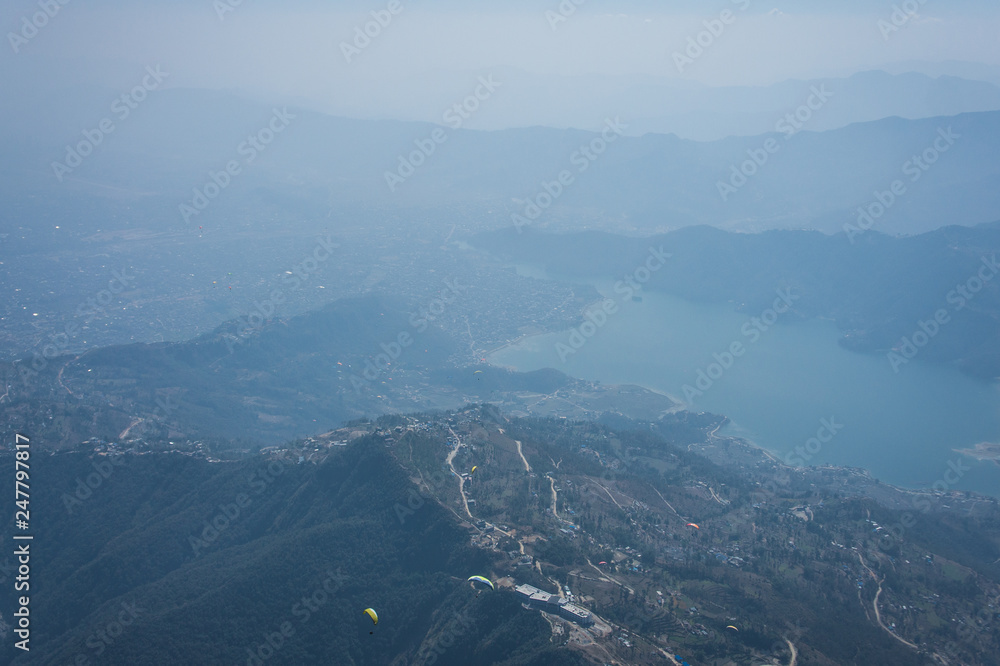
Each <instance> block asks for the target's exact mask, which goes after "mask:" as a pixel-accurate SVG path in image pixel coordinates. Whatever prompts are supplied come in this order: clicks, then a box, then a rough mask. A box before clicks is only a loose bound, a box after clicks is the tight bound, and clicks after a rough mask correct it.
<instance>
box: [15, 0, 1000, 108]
mask: <svg viewBox="0 0 1000 666" xmlns="http://www.w3.org/2000/svg"><path fill="white" fill-rule="evenodd" d="M578 1H581V4H580V5H579V6H576V5H575V3H574V2H573V0H564V2H563V6H567V7H575V12H574V13H573V14H572V15H570V16H568V17H566V18H567V20H565V21H560V22H558V23H555V24H554V23H553V19H552V17H553V16H554V15H556V14H558V12H559V7H560V2H559V0H542V1H539V2H524V1H516V0H515V1H507V2H502V3H497V2H489V3H487V2H483V1H475V0H462V1H461V2H458V1H455V2H448V1H438V2H435V1H434V0H412V1H408V0H399V4H400V6H401V7H402V11H400V12H399V13H398V14H396V15H394V16H392V20H391V22H390V23H389V24H388V25H387V26H385V27H384V28H381V29H380V34H379V35H378V36H376V37H374V38H373V39H372V40H371V43H370V44H369V45H368V46H367V47H366V48H364V49H363V50H361V52H360V53H356V54H354V55H353V56H352V62H350V63H348V62H347V59H346V58H345V56H344V54H343V53H342V48H341V46H340V45H341V44H342V43H351V42H353V41H354V38H355V28H356V27H359V26H363V25H364V24H365V23H366V22H367V21H371V20H372V17H371V15H370V12H372V11H380V10H383V11H384V10H385V9H386V7H387V6H388V5H389V0H378V1H373V2H305V1H285V2H280V3H279V2H273V1H272V2H265V1H264V0H242V1H240V0H186V1H181V0H172V1H170V2H161V3H156V4H153V3H148V2H144V3H135V2H124V1H110V0H106V1H103V2H102V1H100V0H97V1H96V2H84V0H74V1H71V2H69V3H68V4H67V5H65V6H62V7H61V8H60V10H59V12H58V14H57V15H56V16H54V17H52V18H51V19H50V20H49V21H48V25H46V26H44V27H43V28H41V29H40V30H39V31H38V34H37V35H35V36H33V37H32V38H31V39H30V40H29V41H28V42H27V43H22V44H20V45H19V51H20V52H19V53H17V54H15V53H14V52H13V48H12V47H11V44H10V35H9V33H10V32H14V33H17V32H18V31H20V29H21V25H22V17H25V16H31V15H32V14H33V13H35V12H37V11H39V10H38V5H37V4H36V2H31V1H28V0H14V1H9V2H6V3H4V7H3V9H2V10H0V25H2V26H3V28H4V32H5V34H6V35H7V39H6V40H5V41H7V42H8V44H7V45H6V46H5V47H3V51H2V52H3V55H2V56H0V57H2V58H3V60H4V65H3V67H4V68H5V69H6V68H8V67H10V68H14V69H17V68H22V69H23V70H24V71H30V72H31V73H32V76H34V77H36V80H37V79H39V78H45V77H51V78H60V79H61V78H63V77H67V76H68V77H74V76H76V77H82V76H88V77H91V76H92V77H94V78H97V79H103V81H102V83H105V84H106V85H111V86H120V85H125V84H127V83H128V81H129V80H130V79H129V77H134V76H135V72H136V71H141V69H142V67H144V66H145V65H149V64H161V65H162V66H163V68H164V69H165V70H167V71H169V72H170V81H169V85H171V86H193V87H211V88H226V89H239V90H244V91H249V92H255V93H266V94H268V95H272V94H273V95H280V96H283V97H285V98H288V99H297V100H301V101H306V100H308V101H311V102H315V103H316V105H317V106H321V107H323V106H325V107H326V108H331V109H343V108H347V107H351V108H355V107H356V108H357V109H359V110H364V109H371V108H377V107H378V104H379V100H380V99H383V98H387V97H392V96H393V95H398V94H400V91H402V92H404V93H405V94H408V95H416V96H419V95H420V91H421V85H425V86H426V88H427V89H428V90H434V89H435V86H437V85H438V84H437V83H436V82H438V81H440V80H444V79H446V78H447V77H448V76H449V75H450V74H449V73H454V72H456V71H463V72H467V71H485V70H491V69H497V68H507V69H516V70H523V71H524V72H527V73H530V74H535V75H574V76H576V75H579V76H585V75H594V74H600V75H611V76H615V77H620V76H629V77H640V76H647V77H666V78H671V79H678V78H680V79H684V80H687V81H693V82H698V83H704V84H708V85H761V84H769V83H774V82H778V81H781V80H784V79H787V78H790V77H795V78H810V77H813V76H825V75H849V74H851V73H853V72H856V71H861V70H866V69H873V68H878V67H880V66H882V65H885V64H888V63H893V62H900V61H911V60H919V61H946V60H958V61H969V62H977V63H985V64H989V65H992V66H1000V49H998V48H997V44H998V43H1000V39H998V37H1000V3H998V2H996V0H964V1H963V0H924V2H923V4H920V2H919V1H918V0H908V1H909V2H910V3H912V4H913V6H919V7H920V9H919V12H918V13H917V14H916V15H914V16H910V17H907V18H906V21H905V23H902V24H901V27H900V29H899V30H898V31H893V32H891V33H885V32H884V30H881V29H880V26H879V20H880V19H881V20H884V21H891V17H892V13H893V5H894V4H897V5H902V4H905V3H903V0H895V1H894V2H889V1H881V0H877V1H873V0H836V1H834V0H825V1H824V2H818V1H812V0H784V1H775V0H770V1H768V2H763V1H759V0H714V1H712V2H702V1H698V2H695V1H686V2H669V1H667V2H652V1H649V2H642V1H638V0H636V1H631V2H629V1H625V2H611V1H610V0H609V1H600V0H578ZM237 2H239V4H238V5H237V6H235V7H230V8H232V11H227V12H224V13H220V12H219V10H218V7H220V6H231V5H235V4H236V3H237ZM724 10H729V11H731V12H732V20H731V23H730V24H729V25H725V26H723V30H722V32H721V34H719V35H718V36H713V37H712V38H711V40H710V41H711V43H710V44H709V46H708V47H707V48H706V49H705V50H704V53H702V54H701V55H699V56H698V57H697V58H696V59H695V60H694V62H693V63H689V64H687V65H686V66H685V67H684V68H683V69H684V71H683V72H679V71H678V66H677V63H676V62H675V58H674V57H673V55H672V54H673V53H674V52H675V51H684V50H685V48H686V47H687V45H688V38H689V37H691V38H696V37H697V36H698V33H699V32H702V31H705V30H706V27H705V25H704V24H703V22H704V21H712V20H713V19H718V17H719V16H720V13H721V12H723V11H724ZM547 12H552V13H550V14H547ZM220 14H221V18H220ZM714 25H715V27H716V29H718V27H719V25H721V24H720V23H715V24H714ZM884 25H885V24H883V27H884ZM703 40H706V41H707V39H706V37H705V36H703ZM63 59H72V61H73V62H74V63H75V64H74V65H69V66H67V65H66V64H65V63H60V62H59V61H61V60H63ZM84 59H87V60H86V62H85V61H84ZM45 67H48V69H45Z"/></svg>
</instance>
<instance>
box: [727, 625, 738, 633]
mask: <svg viewBox="0 0 1000 666" xmlns="http://www.w3.org/2000/svg"><path fill="white" fill-rule="evenodd" d="M726 629H732V630H733V631H735V632H736V633H739V632H740V630H739V629H737V628H736V627H734V626H733V625H731V624H730V625H729V626H727V627H726Z"/></svg>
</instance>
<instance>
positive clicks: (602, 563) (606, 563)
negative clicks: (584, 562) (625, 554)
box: [598, 562, 607, 564]
mask: <svg viewBox="0 0 1000 666" xmlns="http://www.w3.org/2000/svg"><path fill="white" fill-rule="evenodd" d="M598 564H607V562H598Z"/></svg>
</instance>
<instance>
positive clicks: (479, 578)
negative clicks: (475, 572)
mask: <svg viewBox="0 0 1000 666" xmlns="http://www.w3.org/2000/svg"><path fill="white" fill-rule="evenodd" d="M469 582H470V583H473V582H474V583H482V584H483V585H489V586H490V589H491V590H493V591H496V589H497V588H496V587H494V586H493V581H491V580H490V579H489V578H484V577H483V576H469ZM482 593H483V590H482V588H480V589H479V591H477V592H476V596H477V597H478V596H479V595H480V594H482Z"/></svg>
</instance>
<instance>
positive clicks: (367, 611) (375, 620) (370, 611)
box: [361, 608, 378, 634]
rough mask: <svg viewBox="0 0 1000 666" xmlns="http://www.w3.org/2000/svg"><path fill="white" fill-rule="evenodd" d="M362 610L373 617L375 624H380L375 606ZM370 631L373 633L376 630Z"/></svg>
mask: <svg viewBox="0 0 1000 666" xmlns="http://www.w3.org/2000/svg"><path fill="white" fill-rule="evenodd" d="M361 612H362V613H364V614H365V615H367V616H368V617H370V618H371V619H372V622H374V623H375V626H378V613H376V612H375V609H374V608H366V609H364V610H363V611H361ZM368 633H369V634H373V633H375V632H374V631H369V632H368Z"/></svg>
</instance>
